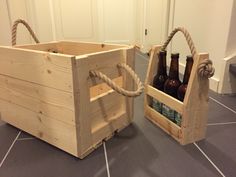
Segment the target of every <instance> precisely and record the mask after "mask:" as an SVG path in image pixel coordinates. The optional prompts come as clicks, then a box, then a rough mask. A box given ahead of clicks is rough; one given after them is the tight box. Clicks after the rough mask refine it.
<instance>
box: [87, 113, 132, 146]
mask: <svg viewBox="0 0 236 177" xmlns="http://www.w3.org/2000/svg"><path fill="white" fill-rule="evenodd" d="M129 124H130V121H129V119H128V118H127V114H126V113H125V112H120V115H117V116H116V117H115V118H114V119H111V120H110V121H109V122H104V123H103V124H100V125H99V126H97V127H95V128H94V129H93V130H92V136H93V146H96V145H97V144H99V143H101V142H102V141H103V140H104V139H109V138H110V137H112V136H113V135H114V133H115V132H116V131H120V130H121V129H123V128H125V127H127V126H128V125H129Z"/></svg>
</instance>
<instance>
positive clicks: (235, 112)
mask: <svg viewBox="0 0 236 177" xmlns="http://www.w3.org/2000/svg"><path fill="white" fill-rule="evenodd" d="M209 98H210V99H212V100H213V101H215V102H216V103H218V104H219V105H221V106H223V107H225V108H226V109H228V110H230V111H232V112H233V113H234V114H236V111H235V110H233V109H231V108H229V107H228V106H225V105H224V104H223V103H221V102H219V101H218V100H216V99H214V98H212V97H209Z"/></svg>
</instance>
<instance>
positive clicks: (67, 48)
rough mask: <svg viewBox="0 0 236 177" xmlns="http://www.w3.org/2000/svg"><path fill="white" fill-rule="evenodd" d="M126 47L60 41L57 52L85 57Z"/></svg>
mask: <svg viewBox="0 0 236 177" xmlns="http://www.w3.org/2000/svg"><path fill="white" fill-rule="evenodd" d="M123 47H127V46H126V45H112V44H104V43H91V42H74V41H60V42H59V45H58V50H59V51H62V53H64V54H69V55H85V54H90V53H96V52H102V51H108V50H112V49H118V48H123Z"/></svg>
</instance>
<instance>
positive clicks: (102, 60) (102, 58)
mask: <svg viewBox="0 0 236 177" xmlns="http://www.w3.org/2000/svg"><path fill="white" fill-rule="evenodd" d="M122 52H123V51H122V50H115V51H109V52H108V51H107V52H101V53H96V54H91V55H88V68H89V70H97V71H100V72H102V73H103V74H105V75H107V76H108V77H109V78H110V79H114V78H117V77H120V76H121V74H122V71H121V69H120V68H118V67H117V64H118V63H121V62H122V60H123V57H124V56H123V53H122ZM78 60H80V59H78ZM88 83H89V87H91V86H93V85H97V84H100V83H103V81H102V80H100V79H98V78H96V77H89V79H88Z"/></svg>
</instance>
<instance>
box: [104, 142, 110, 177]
mask: <svg viewBox="0 0 236 177" xmlns="http://www.w3.org/2000/svg"><path fill="white" fill-rule="evenodd" d="M102 144H103V149H104V155H105V160H106V168H107V176H108V177H110V176H111V175H110V170H109V164H108V158H107V149H106V144H105V142H103V143H102Z"/></svg>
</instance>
